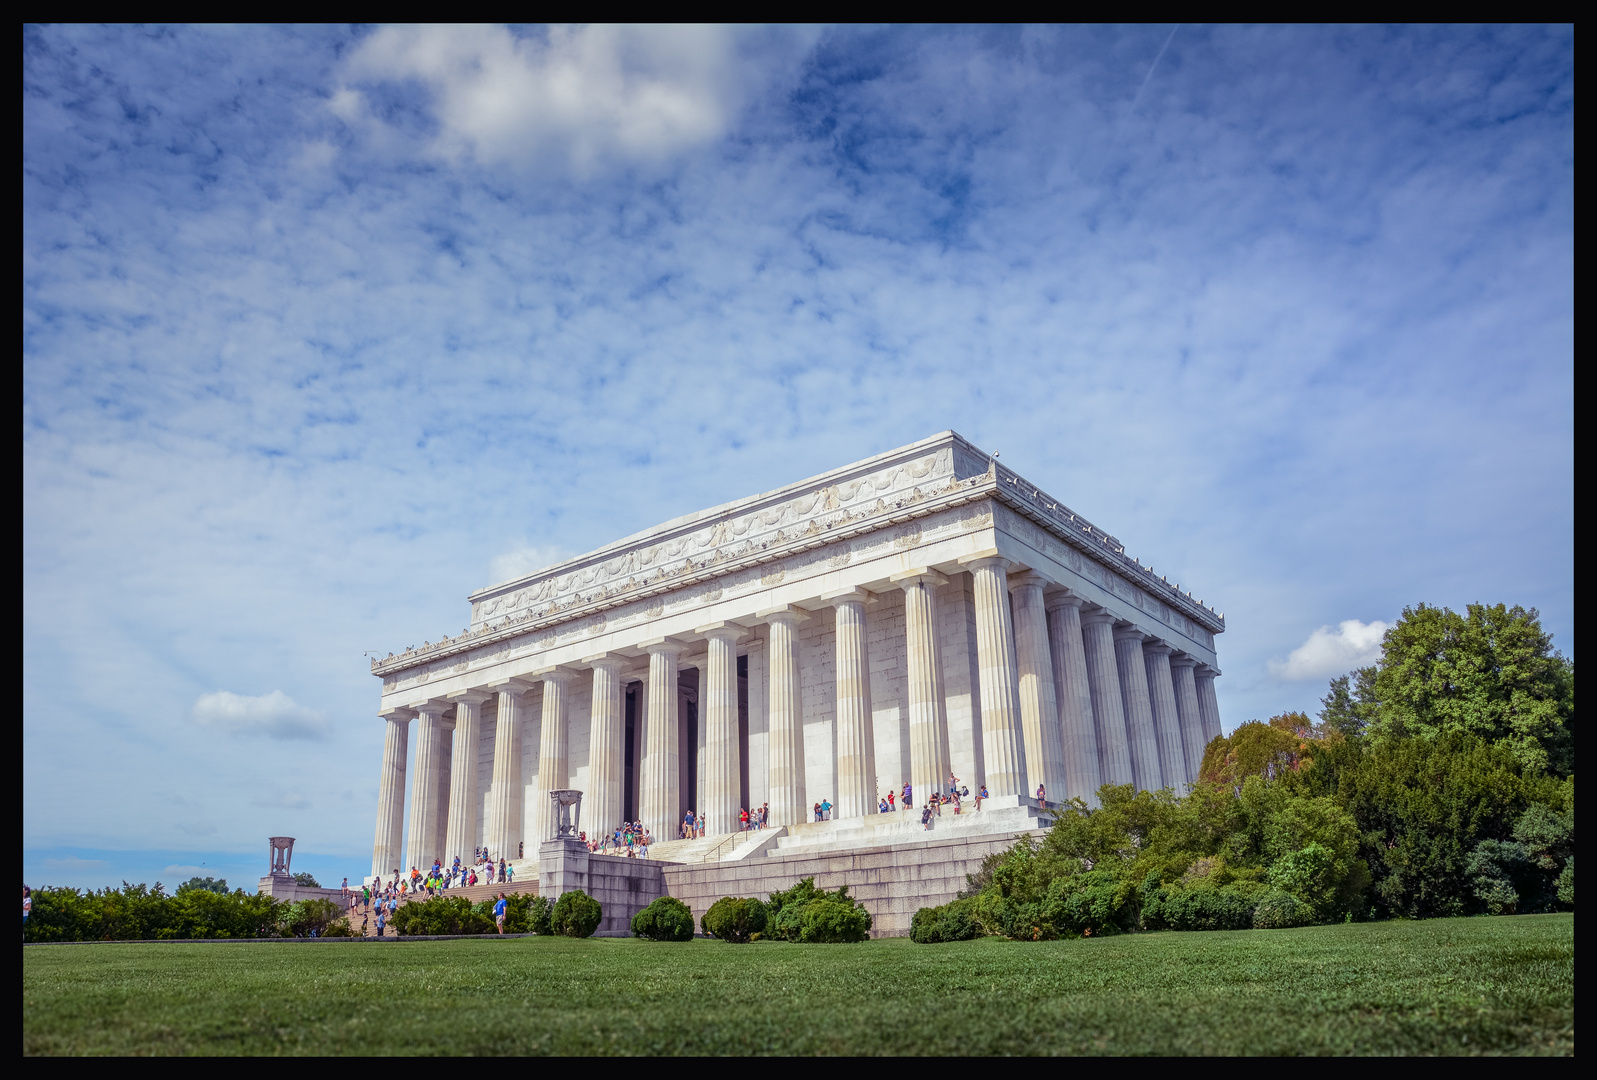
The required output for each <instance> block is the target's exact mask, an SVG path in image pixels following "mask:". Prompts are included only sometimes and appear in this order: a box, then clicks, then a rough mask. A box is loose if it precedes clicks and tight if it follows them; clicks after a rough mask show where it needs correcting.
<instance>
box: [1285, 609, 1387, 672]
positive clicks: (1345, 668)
mask: <svg viewBox="0 0 1597 1080" xmlns="http://www.w3.org/2000/svg"><path fill="white" fill-rule="evenodd" d="M1386 629H1387V624H1386V623H1384V622H1381V621H1380V620H1379V619H1376V620H1374V621H1373V622H1367V623H1366V622H1360V621H1359V620H1357V619H1344V620H1343V621H1342V623H1341V624H1340V625H1338V626H1337V627H1336V629H1334V630H1333V629H1332V628H1331V627H1329V626H1322V627H1320V628H1319V629H1318V630H1316V631H1314V633H1312V634H1310V635H1309V639H1308V640H1307V641H1305V642H1304V643H1303V644H1302V645H1299V646H1298V647H1297V648H1295V649H1293V650H1292V652H1291V653H1290V654H1289V655H1288V656H1287V658H1286V662H1285V663H1282V662H1281V661H1279V660H1271V661H1270V664H1269V667H1270V674H1271V675H1273V676H1275V677H1276V678H1277V679H1281V680H1284V681H1286V682H1298V681H1301V680H1303V679H1324V678H1328V677H1330V676H1333V675H1342V674H1346V673H1347V672H1349V671H1351V670H1353V669H1354V668H1356V667H1364V666H1365V665H1367V664H1373V663H1375V661H1376V660H1379V659H1380V657H1381V638H1382V637H1383V635H1385V633H1386Z"/></svg>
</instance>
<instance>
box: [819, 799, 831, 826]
mask: <svg viewBox="0 0 1597 1080" xmlns="http://www.w3.org/2000/svg"><path fill="white" fill-rule="evenodd" d="M821 820H822V821H831V820H832V803H831V800H830V799H822V800H821Z"/></svg>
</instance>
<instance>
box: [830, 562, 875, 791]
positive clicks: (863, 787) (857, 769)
mask: <svg viewBox="0 0 1597 1080" xmlns="http://www.w3.org/2000/svg"><path fill="white" fill-rule="evenodd" d="M824 599H826V600H827V601H828V602H829V603H830V604H831V605H832V607H833V608H835V609H836V611H837V633H836V635H835V637H836V645H837V670H836V679H837V809H836V811H834V813H833V815H832V816H833V817H835V818H856V817H863V816H865V815H866V814H874V813H876V743H875V739H874V738H873V733H872V731H871V668H870V656H869V649H868V644H867V640H866V636H865V605H866V603H868V602H869V601H871V600H874V599H875V597H874V596H872V595H871V594H870V593H868V592H865V591H864V590H863V589H855V590H853V591H851V592H846V593H842V594H833V595H829V596H826V597H825V598H824Z"/></svg>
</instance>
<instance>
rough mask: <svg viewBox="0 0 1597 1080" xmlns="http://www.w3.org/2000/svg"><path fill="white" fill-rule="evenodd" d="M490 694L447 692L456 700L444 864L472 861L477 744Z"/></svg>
mask: <svg viewBox="0 0 1597 1080" xmlns="http://www.w3.org/2000/svg"><path fill="white" fill-rule="evenodd" d="M491 696H492V695H491V694H487V693H485V692H483V691H480V690H467V691H466V692H464V693H460V694H450V695H449V700H451V701H453V702H454V703H455V746H454V751H453V754H452V756H451V758H450V763H449V764H450V775H449V824H448V826H447V827H446V828H445V830H444V852H443V855H444V865H446V866H448V865H450V864H451V863H452V862H453V861H454V859H455V858H457V857H458V858H459V859H460V861H461V862H462V863H469V862H470V861H471V849H472V848H474V847H476V846H477V825H478V821H477V819H478V818H479V817H480V816H481V813H482V793H481V791H480V790H479V789H478V787H477V744H478V743H479V742H480V741H481V739H482V706H483V703H484V702H486V701H487V700H488V699H489V698H490V697H491Z"/></svg>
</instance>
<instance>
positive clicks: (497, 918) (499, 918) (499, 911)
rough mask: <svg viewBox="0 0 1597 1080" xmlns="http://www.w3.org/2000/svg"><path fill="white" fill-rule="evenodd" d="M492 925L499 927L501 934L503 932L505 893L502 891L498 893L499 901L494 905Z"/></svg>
mask: <svg viewBox="0 0 1597 1080" xmlns="http://www.w3.org/2000/svg"><path fill="white" fill-rule="evenodd" d="M494 925H495V926H496V927H498V928H499V932H500V933H501V934H503V933H504V932H505V894H504V893H500V894H499V902H498V903H497V904H495V905H494Z"/></svg>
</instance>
